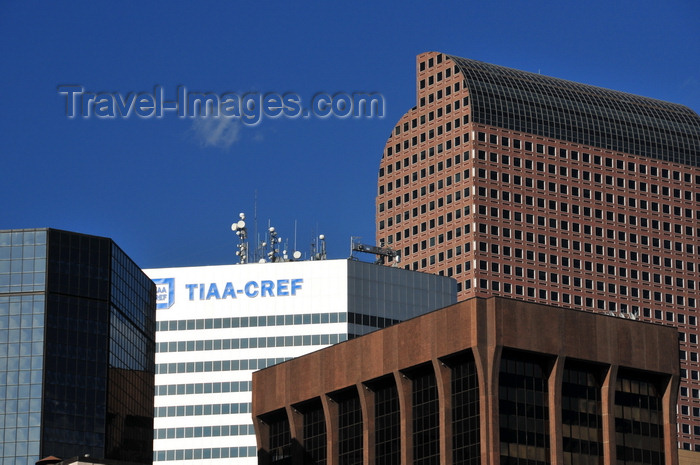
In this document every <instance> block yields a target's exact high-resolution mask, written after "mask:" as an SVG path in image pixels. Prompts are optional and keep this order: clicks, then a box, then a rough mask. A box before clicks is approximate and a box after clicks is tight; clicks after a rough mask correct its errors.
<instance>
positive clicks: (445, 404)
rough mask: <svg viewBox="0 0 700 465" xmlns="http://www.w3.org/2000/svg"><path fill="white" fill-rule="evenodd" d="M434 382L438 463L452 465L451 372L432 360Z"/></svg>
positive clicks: (443, 365) (439, 362)
mask: <svg viewBox="0 0 700 465" xmlns="http://www.w3.org/2000/svg"><path fill="white" fill-rule="evenodd" d="M433 370H434V371H435V382H436V384H437V391H438V405H439V406H440V463H441V465H452V370H451V369H450V367H448V366H447V365H446V364H445V363H443V362H441V361H440V360H438V359H433Z"/></svg>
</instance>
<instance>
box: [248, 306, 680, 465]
mask: <svg viewBox="0 0 700 465" xmlns="http://www.w3.org/2000/svg"><path fill="white" fill-rule="evenodd" d="M415 334H421V337H420V338H416V337H414V335H415ZM630 347H638V348H639V349H638V350H635V351H633V350H628V349H629V348H630ZM677 347H678V341H677V332H676V330H675V329H674V328H670V327H665V326H661V325H654V324H649V323H643V322H640V321H630V320H628V319H623V318H615V317H612V316H606V315H596V314H592V313H590V312H583V311H573V310H572V311H563V310H562V309H560V308H556V307H553V306H545V305H540V304H535V303H529V302H524V301H519V300H513V299H505V298H502V297H491V298H487V299H483V298H478V297H477V298H471V299H469V300H466V301H462V302H460V303H458V304H456V305H452V306H450V307H447V308H444V309H441V310H437V311H435V312H432V313H429V314H427V315H423V316H420V317H417V318H414V319H412V320H409V321H406V322H403V323H400V324H398V325H395V326H392V327H390V328H386V329H383V330H381V331H377V332H374V333H372V334H368V335H366V336H363V337H361V338H357V339H354V340H351V341H347V342H345V343H343V344H338V345H336V346H333V347H329V348H327V349H324V350H322V351H318V352H315V353H313V354H309V355H305V356H303V357H300V358H297V359H295V360H291V361H289V362H285V363H283V364H279V365H276V366H274V367H270V368H266V369H264V370H261V371H258V372H256V373H254V374H253V416H254V418H255V428H256V435H257V440H258V448H259V453H260V464H261V465H270V464H304V465H311V464H328V465H336V464H363V463H364V464H387V465H388V464H397V465H398V464H411V463H413V464H421V465H424V464H435V465H437V464H440V465H442V464H444V465H459V464H468V465H503V464H506V465H510V464H531V465H544V464H547V463H552V464H566V465H573V464H580V465H600V464H615V463H617V464H619V465H631V464H654V465H677V463H678V449H677V447H676V438H675V436H676V435H675V425H676V423H675V417H676V414H675V405H676V396H677V392H678V380H679V367H678V362H677V360H676V351H677Z"/></svg>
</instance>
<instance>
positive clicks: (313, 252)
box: [311, 237, 316, 260]
mask: <svg viewBox="0 0 700 465" xmlns="http://www.w3.org/2000/svg"><path fill="white" fill-rule="evenodd" d="M311 260H316V238H315V237H314V238H313V239H312V240H311Z"/></svg>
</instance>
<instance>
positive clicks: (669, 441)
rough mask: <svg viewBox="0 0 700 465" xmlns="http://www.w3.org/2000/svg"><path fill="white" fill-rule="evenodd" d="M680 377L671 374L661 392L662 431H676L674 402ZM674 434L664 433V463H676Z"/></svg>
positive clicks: (676, 448) (668, 464)
mask: <svg viewBox="0 0 700 465" xmlns="http://www.w3.org/2000/svg"><path fill="white" fill-rule="evenodd" d="M679 383H680V378H679V377H678V376H673V377H671V379H670V380H669V381H668V383H667V384H666V389H665V390H664V393H663V399H662V401H661V402H662V405H663V425H664V431H670V432H671V433H675V431H676V402H677V401H678V385H679ZM677 440H678V439H677V438H676V435H675V434H670V435H669V434H664V450H665V451H666V453H665V457H664V463H665V464H666V465H678V442H677Z"/></svg>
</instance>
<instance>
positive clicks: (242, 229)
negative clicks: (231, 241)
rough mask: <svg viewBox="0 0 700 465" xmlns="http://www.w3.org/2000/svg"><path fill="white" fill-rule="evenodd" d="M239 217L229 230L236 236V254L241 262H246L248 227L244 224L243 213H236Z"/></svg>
mask: <svg viewBox="0 0 700 465" xmlns="http://www.w3.org/2000/svg"><path fill="white" fill-rule="evenodd" d="M238 217H239V218H240V219H239V220H238V221H237V222H235V223H233V224H232V225H231V231H233V232H235V233H236V236H238V244H236V248H237V249H238V250H236V256H237V257H238V260H239V262H240V263H241V264H244V263H248V242H247V239H248V229H247V228H246V224H245V213H240V214H239V215H238Z"/></svg>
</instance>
